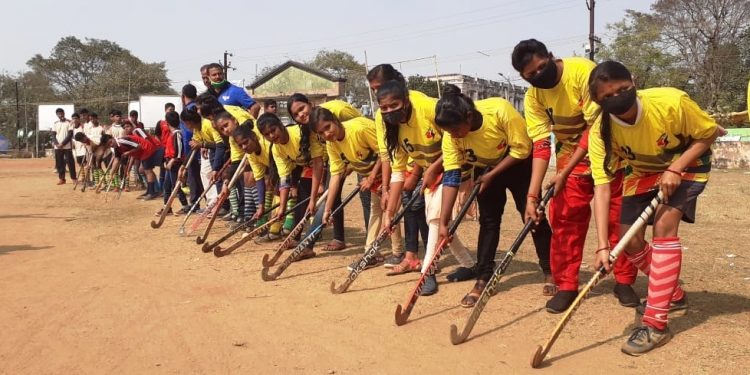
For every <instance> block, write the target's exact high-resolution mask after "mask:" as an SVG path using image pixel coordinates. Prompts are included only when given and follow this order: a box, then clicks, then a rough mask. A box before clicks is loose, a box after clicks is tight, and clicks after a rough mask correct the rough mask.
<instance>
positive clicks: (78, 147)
mask: <svg viewBox="0 0 750 375" xmlns="http://www.w3.org/2000/svg"><path fill="white" fill-rule="evenodd" d="M71 126H74V125H72V124H71ZM77 133H84V134H86V132H85V131H84V129H83V126H79V127H77V128H76V127H74V128H73V137H75V135H76V134H77ZM73 154H75V156H84V155H86V145H84V144H83V143H81V142H78V141H76V140H75V139H73Z"/></svg>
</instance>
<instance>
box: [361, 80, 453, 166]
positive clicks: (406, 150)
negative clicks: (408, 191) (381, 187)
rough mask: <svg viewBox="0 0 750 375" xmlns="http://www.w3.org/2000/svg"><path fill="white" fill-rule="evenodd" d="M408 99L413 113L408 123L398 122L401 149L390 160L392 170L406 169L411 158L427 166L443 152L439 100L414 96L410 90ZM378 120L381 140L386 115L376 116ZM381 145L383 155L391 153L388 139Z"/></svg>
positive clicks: (380, 150) (377, 125)
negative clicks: (438, 119) (439, 125)
mask: <svg viewBox="0 0 750 375" xmlns="http://www.w3.org/2000/svg"><path fill="white" fill-rule="evenodd" d="M409 101H410V102H411V115H410V116H409V120H408V122H407V123H406V124H400V125H399V128H398V148H397V149H396V152H395V155H394V157H393V161H390V159H388V160H389V161H390V163H391V170H393V172H404V171H406V169H407V164H408V160H409V158H410V157H411V159H413V160H414V163H416V164H417V165H419V166H420V167H423V168H427V167H428V166H429V165H430V164H432V163H433V162H435V160H437V159H438V158H439V157H440V155H441V154H442V151H441V149H440V143H441V142H440V141H441V139H442V136H443V135H442V131H440V129H439V128H438V127H437V125H435V105H436V104H437V99H435V98H430V97H428V96H417V95H411V93H410V94H409ZM375 121H376V122H375V123H376V126H375V127H376V130H377V131H378V133H377V137H378V139H379V140H380V139H383V140H385V122H384V121H383V117H382V116H375ZM378 121H379V122H378ZM378 148H379V152H380V154H381V155H388V148H387V146H386V143H385V141H382V142H381V141H379V142H378ZM386 157H388V156H386Z"/></svg>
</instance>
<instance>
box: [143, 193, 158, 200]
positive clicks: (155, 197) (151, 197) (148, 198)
mask: <svg viewBox="0 0 750 375" xmlns="http://www.w3.org/2000/svg"><path fill="white" fill-rule="evenodd" d="M157 198H159V195H157V194H151V195H147V196H145V197H143V200H144V201H150V200H154V199H157Z"/></svg>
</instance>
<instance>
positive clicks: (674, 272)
mask: <svg viewBox="0 0 750 375" xmlns="http://www.w3.org/2000/svg"><path fill="white" fill-rule="evenodd" d="M589 92H590V95H591V98H592V100H594V101H595V102H596V103H598V104H599V105H600V106H601V108H602V112H601V115H600V116H599V117H598V118H597V119H596V121H595V123H594V125H593V127H592V128H591V135H590V136H589V157H590V159H591V170H592V174H593V179H594V184H595V185H596V186H595V189H594V209H595V214H596V215H595V216H596V229H597V234H598V238H599V246H598V250H597V254H596V263H595V267H596V268H598V267H600V266H604V267H605V268H606V269H607V270H609V269H610V268H611V265H610V263H609V249H610V246H612V245H614V244H612V243H609V242H608V233H607V227H608V224H609V221H611V220H612V219H611V218H608V212H609V206H610V200H611V199H610V196H611V194H612V191H611V188H610V184H611V183H612V182H613V180H614V176H613V168H612V165H613V164H614V163H617V162H620V163H623V164H624V166H625V167H626V169H627V170H628V173H627V175H626V176H625V178H624V180H623V198H622V211H621V213H620V217H619V222H620V233H621V234H623V233H625V231H627V229H628V228H630V226H631V225H632V224H633V223H634V222H635V221H636V219H637V218H638V216H639V215H640V214H641V212H643V210H644V208H645V207H646V206H648V205H649V203H650V201H651V200H652V199H653V198H654V197H656V195H657V194H658V193H660V192H661V193H662V194H663V199H662V201H661V204H660V205H659V206H658V207H657V208H656V212H655V214H654V219H653V239H652V243H651V244H649V243H648V242H646V240H645V231H646V227H645V226H644V228H642V229H641V230H640V231H639V232H638V233H637V234H636V236H634V237H633V239H632V240H630V241H629V242H628V243H627V244H626V245H625V249H624V250H625V254H626V257H627V258H628V259H630V261H631V262H632V263H633V264H635V265H636V266H637V267H638V269H640V270H641V271H642V272H643V273H644V274H646V275H647V276H648V297H647V299H646V304H645V306H644V305H641V306H638V307H637V308H636V310H638V312H639V313H641V314H642V315H643V318H642V320H641V323H642V325H641V326H640V327H638V328H636V329H634V330H633V333H632V334H631V335H630V337H629V338H628V340H627V341H626V342H625V343H624V344H623V346H622V351H623V352H624V353H626V354H630V355H634V356H635V355H640V354H643V353H646V352H648V351H650V350H652V349H654V348H657V347H659V346H661V345H664V344H665V343H667V341H669V340H670V338H671V337H672V333H671V332H670V331H669V327H668V326H667V322H668V315H670V314H675V313H684V312H685V310H686V309H687V296H686V295H685V291H684V290H683V289H682V288H681V287H680V285H679V278H680V267H681V263H682V243H681V241H680V237H679V235H678V230H679V226H680V221H685V222H688V223H693V222H695V211H696V201H697V199H698V196H699V195H700V193H701V192H702V191H703V189H704V188H705V186H706V183H707V182H708V177H709V171H710V170H711V148H710V147H711V144H712V143H713V142H714V140H715V139H716V137H717V136H718V128H717V125H716V123H715V122H714V120H713V119H712V118H711V117H710V116H709V115H708V114H707V113H706V112H704V111H703V110H701V109H700V107H698V105H697V104H696V103H695V102H694V101H692V100H691V99H690V97H689V96H688V95H687V94H686V93H684V92H682V91H680V90H678V89H674V88H670V87H661V88H652V89H647V90H640V91H636V88H635V84H634V83H633V79H632V77H631V75H630V72H629V71H628V69H627V68H626V67H625V66H624V65H622V64H621V63H619V62H615V61H605V62H603V63H601V64H599V65H598V66H597V67H596V68H595V69H594V70H593V71H592V72H591V76H590V78H589Z"/></svg>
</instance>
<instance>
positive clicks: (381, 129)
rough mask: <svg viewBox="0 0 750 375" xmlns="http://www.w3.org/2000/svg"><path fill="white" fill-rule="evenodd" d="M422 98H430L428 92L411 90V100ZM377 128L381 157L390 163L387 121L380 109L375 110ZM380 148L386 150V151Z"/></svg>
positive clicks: (411, 161)
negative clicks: (384, 120) (387, 143)
mask: <svg viewBox="0 0 750 375" xmlns="http://www.w3.org/2000/svg"><path fill="white" fill-rule="evenodd" d="M421 98H429V96H427V94H425V93H423V92H421V91H416V90H409V100H410V101H411V100H412V99H414V100H419V99H421ZM375 129H376V132H377V137H378V150H379V153H380V158H381V160H383V162H384V163H390V162H391V159H390V157H389V156H388V151H387V150H388V147H387V146H386V144H385V123H384V122H383V115H381V114H380V109H378V110H376V111H375ZM380 150H386V151H385V152H383V151H380ZM413 162H414V161H413V160H410V162H409V164H412V163H413Z"/></svg>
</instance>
